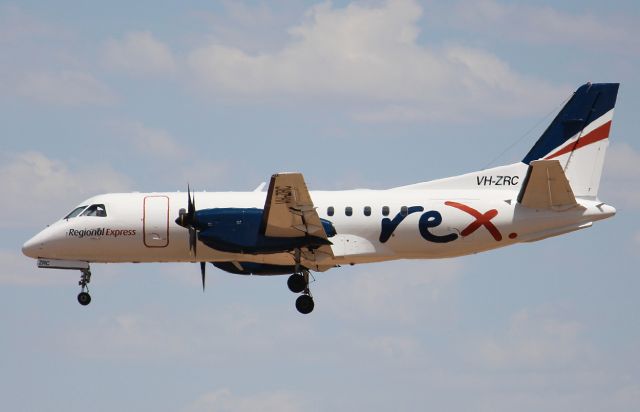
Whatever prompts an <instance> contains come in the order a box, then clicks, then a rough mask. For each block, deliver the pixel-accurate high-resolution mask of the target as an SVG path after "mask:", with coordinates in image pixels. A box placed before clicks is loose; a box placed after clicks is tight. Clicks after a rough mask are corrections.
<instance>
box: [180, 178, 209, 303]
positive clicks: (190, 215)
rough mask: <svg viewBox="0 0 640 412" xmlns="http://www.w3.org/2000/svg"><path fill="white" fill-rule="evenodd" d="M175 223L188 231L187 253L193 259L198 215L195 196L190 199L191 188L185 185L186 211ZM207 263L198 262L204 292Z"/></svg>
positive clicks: (195, 251) (196, 242)
mask: <svg viewBox="0 0 640 412" xmlns="http://www.w3.org/2000/svg"><path fill="white" fill-rule="evenodd" d="M176 223H177V224H178V225H180V226H182V227H184V228H186V229H188V230H189V252H192V253H193V257H194V258H195V257H196V256H197V247H198V215H197V214H196V196H195V194H194V195H193V198H192V197H191V187H190V186H189V185H188V184H187V211H186V212H185V211H184V209H183V210H182V211H181V213H180V215H179V216H178V218H177V219H176ZM206 265H207V262H200V273H201V275H202V291H203V292H204V287H205V277H206V274H205V273H206Z"/></svg>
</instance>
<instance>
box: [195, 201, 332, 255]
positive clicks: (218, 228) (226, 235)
mask: <svg viewBox="0 0 640 412" xmlns="http://www.w3.org/2000/svg"><path fill="white" fill-rule="evenodd" d="M263 213H264V211H263V210H262V209H255V208H254V209H248V208H247V209H241V208H216V209H204V210H199V211H197V212H196V214H197V222H198V230H199V232H198V239H200V241H201V242H203V243H204V244H205V245H207V246H209V247H211V248H213V249H216V250H220V251H222V252H230V253H249V254H263V253H281V252H288V251H291V250H294V249H297V248H311V249H315V248H318V247H320V246H323V245H330V244H331V242H329V241H328V240H326V239H324V238H321V237H317V236H301V237H288V238H282V237H270V236H265V235H263V234H262V232H264V230H263V228H262V224H263V223H262V220H263ZM321 222H322V226H323V228H324V230H325V232H326V233H327V236H329V237H331V236H334V235H335V234H336V230H335V228H334V227H333V224H332V223H331V222H330V221H328V220H325V219H321Z"/></svg>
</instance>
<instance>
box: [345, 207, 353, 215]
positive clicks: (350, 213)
mask: <svg viewBox="0 0 640 412" xmlns="http://www.w3.org/2000/svg"><path fill="white" fill-rule="evenodd" d="M344 214H345V215H347V216H351V215H352V214H353V208H352V207H351V206H347V207H345V208H344Z"/></svg>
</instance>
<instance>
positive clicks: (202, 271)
mask: <svg viewBox="0 0 640 412" xmlns="http://www.w3.org/2000/svg"><path fill="white" fill-rule="evenodd" d="M206 268H207V262H200V273H201V274H202V291H203V292H204V280H205V276H206V275H205V271H206Z"/></svg>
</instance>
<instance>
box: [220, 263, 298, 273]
mask: <svg viewBox="0 0 640 412" xmlns="http://www.w3.org/2000/svg"><path fill="white" fill-rule="evenodd" d="M213 266H215V267H217V268H218V269H221V270H224V271H225V272H229V273H233V274H236V275H288V274H291V273H293V272H294V271H295V266H287V265H269V264H266V263H254V262H238V263H237V264H236V263H233V262H214V263H213Z"/></svg>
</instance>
